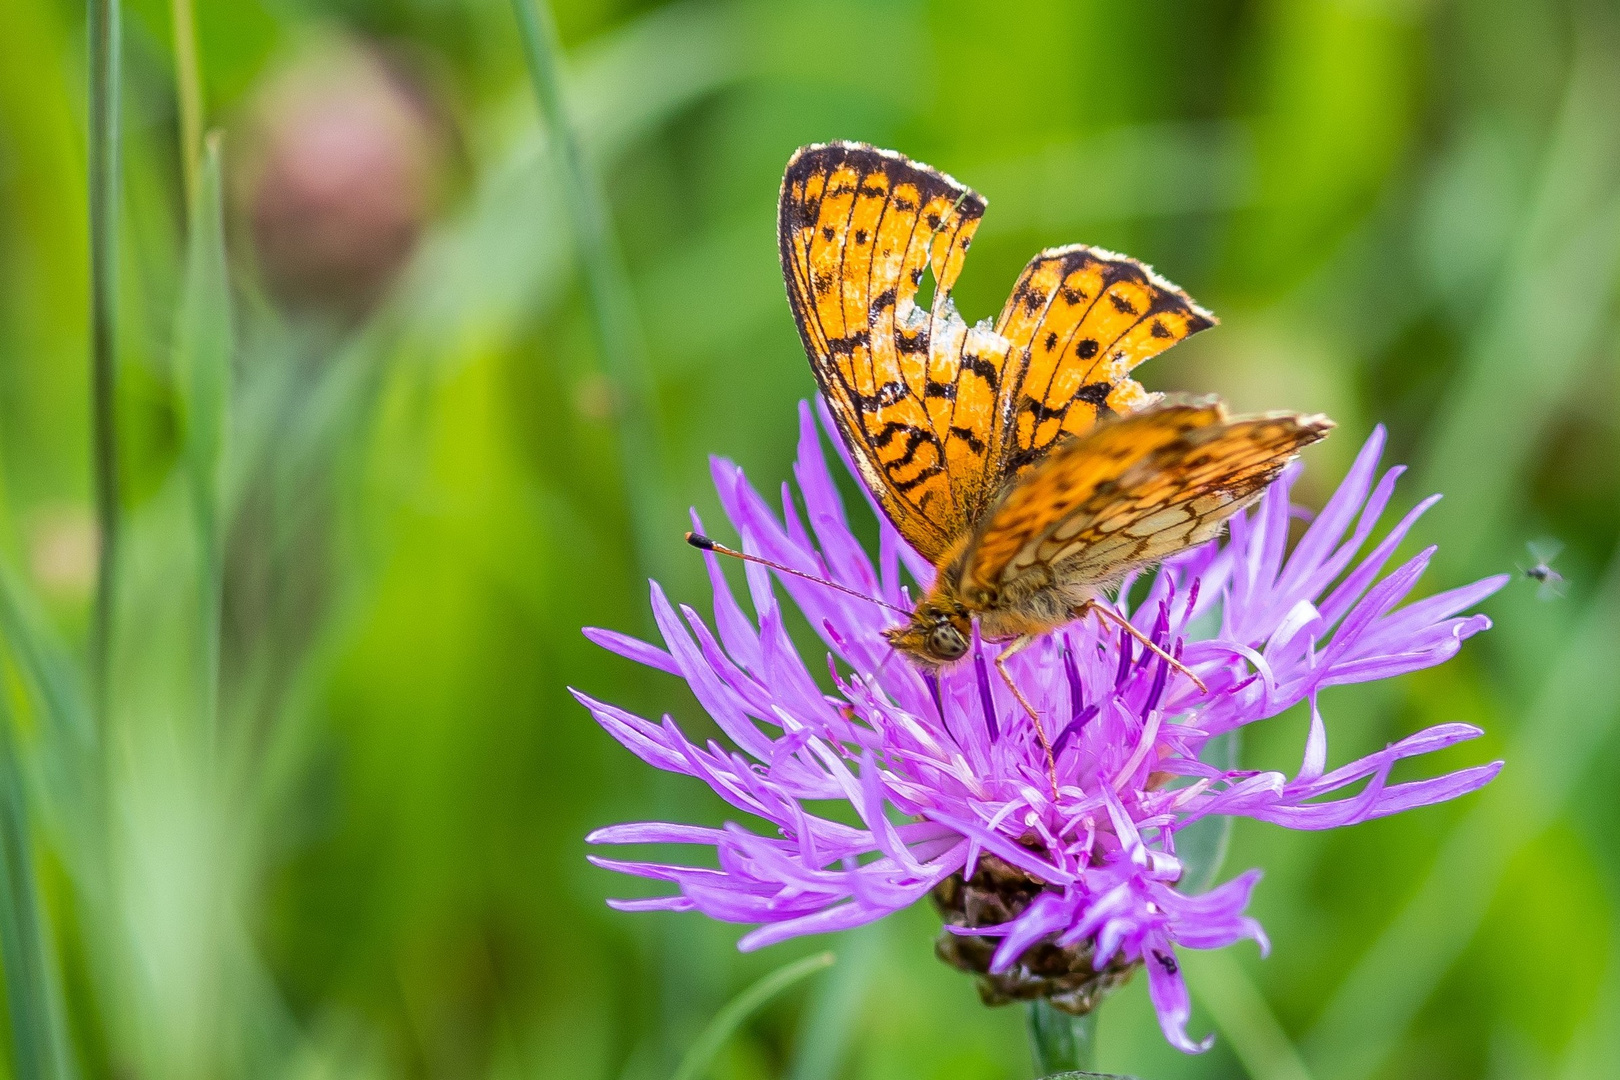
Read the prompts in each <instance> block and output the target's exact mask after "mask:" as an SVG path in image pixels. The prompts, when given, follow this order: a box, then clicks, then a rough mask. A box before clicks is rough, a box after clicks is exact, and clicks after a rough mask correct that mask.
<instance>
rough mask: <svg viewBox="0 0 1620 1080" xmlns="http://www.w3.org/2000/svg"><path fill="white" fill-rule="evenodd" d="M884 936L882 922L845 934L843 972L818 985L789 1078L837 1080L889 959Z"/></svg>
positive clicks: (840, 955)
mask: <svg viewBox="0 0 1620 1080" xmlns="http://www.w3.org/2000/svg"><path fill="white" fill-rule="evenodd" d="M884 938H885V930H884V923H882V922H881V921H880V922H875V923H870V924H868V925H866V926H863V927H861V928H859V929H857V930H851V931H849V932H848V933H846V934H845V935H844V936H843V941H842V942H840V943H839V946H838V970H836V971H834V972H833V973H832V974H831V975H829V976H828V977H827V978H825V979H823V980H822V981H821V984H820V985H819V986H817V987H816V990H815V993H814V994H812V995H811V998H810V1002H809V1005H808V1007H807V1008H806V1009H805V1014H804V1019H803V1020H802V1021H801V1022H800V1024H799V1031H798V1034H797V1035H796V1036H795V1037H794V1040H793V1060H792V1063H791V1064H790V1065H789V1067H788V1072H787V1076H788V1080H837V1078H838V1076H839V1074H840V1073H841V1072H842V1071H843V1065H844V1058H845V1057H846V1055H847V1054H848V1051H849V1047H850V1043H851V1041H852V1040H853V1038H854V1036H855V1034H856V1031H857V1028H858V1025H859V1020H860V1015H861V1012H862V1009H863V1008H864V1006H865V1004H866V1000H867V995H868V992H869V991H870V989H871V985H872V975H873V973H874V971H875V970H876V969H877V968H878V966H879V964H880V963H881V961H882V958H883V953H884Z"/></svg>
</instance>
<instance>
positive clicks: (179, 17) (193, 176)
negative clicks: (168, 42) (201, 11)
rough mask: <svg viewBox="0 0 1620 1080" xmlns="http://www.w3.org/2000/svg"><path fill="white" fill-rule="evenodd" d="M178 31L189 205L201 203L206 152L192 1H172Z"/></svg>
mask: <svg viewBox="0 0 1620 1080" xmlns="http://www.w3.org/2000/svg"><path fill="white" fill-rule="evenodd" d="M169 21H170V22H171V23H172V24H173V30H174V88H175V97H176V98H177V99H178V100H179V103H180V174H181V176H182V177H183V178H184V180H185V184H186V207H187V209H188V211H190V212H193V213H194V212H195V207H196V205H197V160H198V155H199V154H200V153H201V151H202V124H203V107H202V68H201V65H200V63H199V61H198V59H197V17H196V13H195V11H194V9H193V6H192V2H191V0H171V3H170V5H169Z"/></svg>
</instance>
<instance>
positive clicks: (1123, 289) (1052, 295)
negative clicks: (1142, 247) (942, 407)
mask: <svg viewBox="0 0 1620 1080" xmlns="http://www.w3.org/2000/svg"><path fill="white" fill-rule="evenodd" d="M1213 325H1215V317H1214V316H1213V315H1211V314H1209V312H1207V311H1205V310H1203V309H1202V308H1200V307H1199V306H1198V305H1197V304H1195V303H1193V301H1192V300H1191V298H1189V297H1188V296H1187V294H1186V293H1184V292H1182V291H1181V290H1180V289H1178V288H1176V287H1175V286H1174V285H1172V284H1170V283H1169V282H1168V281H1165V280H1164V279H1163V278H1160V277H1159V276H1158V275H1156V274H1155V273H1153V271H1152V270H1151V269H1149V268H1148V267H1146V266H1144V265H1142V264H1141V263H1139V262H1137V261H1136V260H1134V259H1129V258H1126V257H1125V256H1123V255H1115V254H1113V253H1112V252H1108V251H1103V250H1102V249H1100V248H1092V247H1086V246H1084V245H1074V246H1071V247H1065V248H1054V249H1052V250H1049V251H1043V252H1042V253H1041V254H1039V255H1037V256H1036V257H1035V258H1034V259H1032V260H1031V261H1030V263H1029V265H1028V266H1027V267H1025V269H1024V273H1023V275H1022V276H1020V277H1019V279H1018V284H1017V285H1016V286H1014V288H1013V292H1012V295H1011V296H1010V297H1009V298H1008V299H1007V305H1006V307H1004V308H1003V309H1002V312H1001V317H1000V319H998V320H997V322H996V330H997V331H998V332H999V333H1000V334H1001V335H1002V336H1004V337H1006V338H1007V339H1008V340H1009V342H1010V343H1011V345H1012V348H1013V350H1014V355H1017V356H1020V357H1021V359H1022V364H1021V365H1020V374H1019V375H1018V376H1017V377H1009V378H1008V379H1007V380H1006V384H1005V387H1004V393H1005V395H1006V399H1005V406H1006V407H1005V411H1004V416H1005V417H1006V422H1007V423H1008V425H1009V428H1010V431H1009V432H1008V435H1007V437H1006V440H1005V442H1006V444H1007V446H1008V458H1009V461H1008V468H1009V471H1016V470H1017V469H1019V468H1021V467H1023V466H1025V465H1027V464H1029V463H1030V462H1032V461H1035V460H1037V459H1038V458H1040V457H1041V455H1043V454H1044V453H1045V452H1046V450H1047V449H1049V448H1050V447H1051V446H1052V445H1053V443H1055V442H1056V441H1057V440H1059V439H1060V438H1063V437H1064V436H1069V435H1083V434H1084V433H1085V432H1087V431H1089V430H1090V429H1091V428H1092V426H1093V425H1094V424H1096V422H1097V420H1098V418H1099V417H1102V416H1107V415H1111V414H1119V413H1130V412H1135V411H1138V410H1139V409H1141V408H1143V407H1145V406H1146V405H1148V404H1150V403H1151V401H1152V400H1153V397H1152V395H1149V394H1148V393H1147V392H1146V391H1145V390H1143V389H1142V387H1141V385H1140V384H1139V383H1137V382H1136V381H1135V380H1134V379H1132V378H1131V377H1130V372H1131V369H1132V368H1134V367H1135V366H1136V365H1137V364H1140V363H1141V362H1142V361H1144V360H1147V359H1149V358H1150V357H1153V356H1156V355H1157V354H1159V353H1161V352H1163V351H1164V350H1165V349H1168V348H1169V347H1170V346H1172V345H1174V344H1175V343H1176V342H1178V341H1180V340H1181V339H1183V338H1185V337H1187V336H1189V335H1191V334H1195V333H1197V332H1198V331H1200V330H1204V329H1207V328H1208V327H1211V326H1213Z"/></svg>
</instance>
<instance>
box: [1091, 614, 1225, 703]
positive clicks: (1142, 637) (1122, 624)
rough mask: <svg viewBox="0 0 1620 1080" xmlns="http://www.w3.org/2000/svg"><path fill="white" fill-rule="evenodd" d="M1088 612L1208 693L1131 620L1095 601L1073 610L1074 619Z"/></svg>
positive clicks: (1200, 683) (1207, 688) (1184, 665)
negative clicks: (1162, 660) (1113, 626)
mask: <svg viewBox="0 0 1620 1080" xmlns="http://www.w3.org/2000/svg"><path fill="white" fill-rule="evenodd" d="M1090 611H1095V612H1096V613H1097V617H1098V618H1099V619H1102V620H1103V621H1105V622H1113V623H1114V624H1115V625H1116V626H1118V627H1119V628H1120V629H1121V630H1123V631H1125V632H1126V633H1127V634H1129V635H1131V637H1133V638H1135V639H1136V640H1137V641H1140V642H1141V643H1142V645H1143V647H1145V648H1146V649H1147V650H1148V651H1149V652H1151V653H1154V654H1155V655H1157V656H1160V657H1162V658H1163V659H1164V660H1165V661H1166V662H1168V663H1169V665H1170V666H1171V667H1173V668H1175V669H1176V670H1177V671H1179V672H1181V673H1182V674H1183V675H1185V676H1187V678H1189V679H1191V680H1192V681H1193V685H1194V686H1196V687H1198V691H1199V693H1203V694H1207V693H1209V687H1207V686H1205V685H1204V680H1203V679H1200V678H1199V677H1198V676H1197V675H1194V674H1193V671H1192V669H1191V668H1189V667H1188V666H1187V665H1186V664H1183V663H1182V662H1181V661H1180V660H1177V659H1176V658H1175V657H1173V656H1171V655H1170V654H1169V653H1167V652H1165V651H1164V650H1163V649H1161V648H1159V646H1158V645H1156V644H1155V643H1154V641H1153V639H1152V638H1150V637H1148V636H1147V635H1146V634H1144V633H1142V631H1140V630H1138V629H1137V628H1136V627H1135V626H1133V625H1131V620H1129V619H1127V618H1126V617H1125V616H1123V615H1121V614H1120V613H1119V612H1117V611H1115V610H1114V609H1113V608H1111V607H1109V606H1108V605H1107V604H1102V603H1098V602H1097V601H1096V600H1087V601H1086V602H1085V603H1084V604H1081V605H1080V606H1079V607H1077V608H1075V609H1074V617H1075V618H1077V619H1083V618H1085V617H1086V613H1087V612H1090Z"/></svg>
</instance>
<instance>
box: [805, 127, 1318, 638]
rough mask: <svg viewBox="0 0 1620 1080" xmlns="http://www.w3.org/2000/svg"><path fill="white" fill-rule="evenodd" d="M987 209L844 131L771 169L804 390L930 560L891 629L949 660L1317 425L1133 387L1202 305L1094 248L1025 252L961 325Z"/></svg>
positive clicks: (1172, 541) (1076, 591) (1297, 444)
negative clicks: (957, 286)
mask: <svg viewBox="0 0 1620 1080" xmlns="http://www.w3.org/2000/svg"><path fill="white" fill-rule="evenodd" d="M985 206H986V203H985V200H984V199H983V198H982V197H981V196H979V195H978V194H977V193H976V192H974V191H972V190H970V189H968V188H966V187H964V186H963V185H961V184H959V183H957V182H956V181H955V180H953V179H951V178H950V177H949V176H946V175H944V174H943V173H939V172H936V171H935V170H933V169H930V168H928V167H926V166H923V165H919V164H917V163H915V162H912V161H909V160H908V159H906V158H904V157H901V156H900V155H898V154H895V153H892V152H890V151H884V150H878V149H875V148H873V147H870V146H865V145H862V144H858V143H833V144H828V145H822V146H810V147H805V148H803V149H802V150H800V151H799V152H798V153H797V154H795V155H794V157H793V159H792V160H791V161H790V162H789V163H788V168H787V172H786V175H785V176H784V178H783V183H782V197H781V203H780V209H779V214H778V239H779V244H780V249H781V256H782V268H783V274H784V277H785V278H786V281H787V285H788V297H789V300H790V302H791V303H792V307H793V312H794V317H795V320H796V321H797V323H798V326H799V331H800V336H801V338H802V339H803V341H804V345H805V350H806V352H807V353H808V354H809V356H810V360H811V368H812V370H813V371H814V372H815V375H816V380H817V383H818V385H819V387H820V389H821V393H822V396H823V398H824V400H825V401H826V403H827V406H828V408H829V410H830V411H831V413H832V415H833V417H834V419H835V421H836V423H837V427H838V430H839V434H840V436H841V437H842V439H843V441H844V443H845V445H846V447H847V448H848V449H849V452H850V457H851V460H852V461H853V462H854V464H855V467H856V469H857V471H858V472H859V473H860V475H861V478H862V479H863V480H864V481H865V483H866V485H867V487H868V488H869V490H870V491H871V492H872V494H873V496H874V498H875V499H876V500H877V502H878V504H879V505H880V506H881V507H882V508H883V510H884V512H885V513H886V514H887V515H888V517H889V519H890V521H891V522H893V524H894V526H895V528H896V529H897V530H898V531H899V533H900V534H901V536H903V537H904V538H905V539H906V541H907V542H908V543H910V544H911V545H912V547H914V548H915V549H916V550H917V551H918V552H919V553H920V554H922V555H923V556H925V557H926V558H927V559H929V560H930V561H931V562H932V563H933V564H934V566H935V569H936V574H935V580H934V582H933V584H932V586H931V588H930V589H929V591H928V593H927V594H926V595H925V596H924V597H923V598H922V600H921V601H920V602H919V603H918V604H917V606H916V608H915V609H914V610H913V612H912V613H911V616H910V618H909V619H908V620H907V621H906V622H905V624H904V625H902V626H899V627H895V628H894V629H892V630H890V631H889V632H888V638H889V641H890V642H891V643H892V644H893V645H894V646H895V648H897V649H898V650H900V651H902V652H904V653H906V654H908V655H909V656H911V657H912V658H913V659H914V660H916V661H917V662H918V663H920V664H923V665H925V666H938V665H942V664H948V663H950V662H952V661H955V660H958V659H960V658H961V657H963V656H964V655H966V653H967V651H968V649H969V647H970V642H971V639H972V632H973V628H974V626H975V624H976V625H977V627H978V629H979V633H980V635H981V637H983V638H984V639H986V640H991V641H1012V642H1015V643H1016V644H1015V645H1014V646H1013V649H1016V648H1019V647H1022V644H1024V643H1027V642H1028V641H1029V640H1031V639H1032V638H1033V637H1034V636H1036V635H1039V634H1042V633H1045V632H1048V631H1050V630H1053V629H1056V628H1058V627H1060V626H1062V625H1064V624H1065V623H1067V622H1068V621H1070V620H1071V619H1072V618H1074V617H1075V616H1076V615H1077V614H1078V613H1081V612H1084V611H1085V610H1087V609H1088V608H1090V607H1091V606H1092V605H1093V604H1095V603H1096V602H1097V601H1099V600H1100V599H1101V598H1102V597H1103V596H1104V594H1105V592H1106V590H1107V589H1108V588H1110V587H1112V586H1113V585H1114V584H1115V583H1117V582H1118V581H1119V580H1120V579H1121V578H1122V577H1123V576H1124V575H1125V574H1126V573H1128V572H1130V571H1132V570H1135V569H1139V568H1142V567H1145V566H1148V565H1150V564H1152V563H1155V562H1157V561H1158V560H1160V559H1162V558H1164V557H1166V556H1168V555H1171V554H1174V553H1175V552H1177V551H1181V550H1184V549H1186V548H1188V547H1191V546H1193V545H1195V544H1199V543H1203V542H1204V541H1206V540H1209V539H1211V538H1213V537H1214V536H1215V535H1217V534H1218V532H1219V530H1220V528H1221V526H1222V524H1223V523H1224V522H1225V520H1226V519H1227V518H1228V517H1230V516H1231V515H1232V514H1233V513H1235V512H1237V510H1239V509H1241V508H1242V507H1243V506H1245V505H1247V504H1248V503H1249V502H1251V501H1253V500H1254V499H1255V498H1257V497H1258V496H1259V495H1260V494H1261V492H1262V491H1263V490H1264V489H1265V487H1266V485H1268V484H1269V483H1270V482H1271V480H1272V479H1274V478H1275V477H1276V475H1277V473H1278V472H1280V471H1281V469H1282V468H1283V467H1284V466H1285V465H1286V464H1287V463H1288V462H1289V461H1290V460H1292V458H1293V456H1294V454H1295V453H1296V452H1297V451H1298V450H1299V449H1300V448H1301V447H1303V446H1305V445H1308V444H1309V443H1311V442H1315V441H1316V440H1317V439H1320V438H1322V437H1323V436H1324V435H1325V434H1326V432H1327V430H1328V429H1329V428H1330V427H1331V426H1332V423H1331V421H1329V420H1328V419H1327V418H1326V417H1322V416H1304V415H1299V414H1294V413H1268V414H1264V415H1260V416H1250V417H1229V416H1228V415H1227V413H1226V410H1225V408H1224V406H1222V405H1221V403H1220V402H1219V401H1217V400H1215V399H1202V400H1174V401H1165V400H1162V399H1160V398H1159V396H1158V395H1154V394H1149V393H1148V392H1147V391H1146V390H1144V389H1143V388H1142V387H1141V385H1140V384H1138V383H1137V382H1136V381H1135V380H1134V379H1132V378H1131V377H1130V371H1131V369H1132V368H1133V367H1135V366H1136V365H1137V364H1139V363H1141V362H1142V361H1144V360H1146V359H1148V358H1149V357H1151V356H1154V355H1156V354H1157V353H1159V352H1162V351H1163V350H1164V349H1166V348H1168V347H1169V346H1171V345H1173V344H1175V343H1176V342H1177V341H1180V340H1181V339H1182V338H1185V337H1187V336H1188V335H1190V334H1193V333H1197V332H1198V331H1200V330H1203V329H1206V328H1208V327H1210V326H1213V325H1214V324H1215V319H1214V317H1213V316H1212V315H1210V314H1209V313H1208V312H1206V311H1204V310H1203V309H1202V308H1200V307H1199V306H1198V305H1197V304H1195V303H1193V301H1192V300H1191V299H1190V298H1189V297H1188V296H1187V295H1186V294H1185V293H1183V292H1182V291H1181V290H1180V289H1178V288H1176V287H1175V286H1174V285H1172V284H1170V283H1169V282H1168V281H1165V280H1164V279H1162V278H1160V277H1159V276H1158V275H1156V274H1154V273H1153V271H1152V270H1151V269H1149V268H1148V267H1146V266H1144V265H1142V264H1141V263H1138V262H1136V261H1135V260H1132V259H1129V258H1126V257H1125V256H1122V255H1116V254H1114V253H1112V252H1108V251H1103V250H1101V249H1099V248H1092V247H1086V246H1083V245H1071V246H1069V247H1063V248H1053V249H1049V250H1047V251H1043V252H1041V253H1040V254H1039V255H1037V256H1036V257H1035V258H1034V259H1033V260H1032V261H1031V262H1030V263H1029V265H1028V266H1027V267H1026V268H1025V270H1024V272H1023V274H1022V275H1021V276H1020V277H1019V279H1018V282H1017V284H1016V285H1015V287H1014V289H1013V291H1012V295H1011V296H1010V297H1009V299H1008V300H1007V303H1006V305H1005V306H1004V307H1003V309H1002V312H1001V314H1000V316H999V317H998V318H997V319H996V320H995V321H994V323H991V322H990V321H988V320H986V321H985V322H981V323H979V324H978V325H976V326H968V325H967V324H966V323H965V322H964V321H963V319H962V318H961V316H960V315H959V314H957V312H956V309H955V306H954V305H953V304H952V302H951V299H950V291H951V287H952V285H953V284H954V283H955V280H956V278H957V276H958V274H959V273H960V271H961V267H962V262H963V259H964V256H965V253H966V251H967V248H968V246H969V243H970V242H971V240H972V236H973V233H974V231H975V230H976V229H977V227H978V223H979V219H980V217H981V216H982V215H983V213H984V210H985ZM929 274H931V275H932V276H933V279H934V290H933V296H932V297H931V299H929V300H928V301H927V305H926V307H925V306H923V304H922V303H920V302H919V297H920V295H921V285H922V282H923V279H924V277H925V276H926V275H929ZM1099 610H1102V609H1099ZM1008 651H1012V650H1007V651H1004V653H1003V655H1006V654H1007V652H1008Z"/></svg>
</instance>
